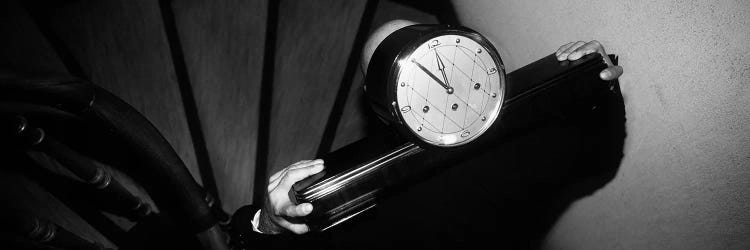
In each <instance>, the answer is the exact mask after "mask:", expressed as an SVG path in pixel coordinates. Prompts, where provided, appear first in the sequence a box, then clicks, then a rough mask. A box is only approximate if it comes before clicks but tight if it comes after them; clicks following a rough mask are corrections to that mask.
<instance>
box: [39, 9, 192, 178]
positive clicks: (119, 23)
mask: <svg viewBox="0 0 750 250" xmlns="http://www.w3.org/2000/svg"><path fill="white" fill-rule="evenodd" d="M52 24H53V29H54V31H55V33H56V34H57V35H58V36H59V37H61V39H62V40H63V41H64V42H65V43H66V45H67V47H68V48H70V49H71V53H72V54H73V55H74V57H75V58H76V59H77V61H79V62H80V64H81V66H82V68H83V70H84V71H85V73H86V75H88V76H89V77H90V78H91V79H90V80H91V81H92V82H94V83H95V84H98V85H100V86H102V87H103V88H105V89H107V90H109V91H111V92H113V93H114V94H115V95H117V96H119V97H120V98H122V99H123V100H125V101H126V102H127V103H129V104H130V105H132V106H133V107H135V108H136V109H137V110H138V111H139V112H141V113H142V114H143V115H144V116H145V117H146V118H148V119H149V120H150V121H151V122H152V123H153V124H154V125H155V126H156V128H157V129H159V131H160V132H161V133H162V135H164V137H165V138H166V139H167V141H169V143H170V144H171V145H172V147H174V149H175V151H177V153H178V154H179V156H180V158H182V160H183V161H184V162H185V164H186V165H187V167H188V170H189V171H190V173H191V174H192V175H193V177H194V178H195V179H196V180H197V181H198V182H199V183H200V175H199V172H198V168H197V165H196V158H195V153H194V150H193V145H192V139H191V137H190V134H189V131H188V127H187V122H186V119H185V112H184V110H183V106H182V100H181V96H180V92H179V89H178V85H177V82H176V80H175V78H176V76H175V71H174V66H173V65H172V61H171V55H170V52H169V47H168V44H167V40H166V37H165V33H164V27H163V25H162V18H161V14H160V11H159V5H158V2H157V1H125V0H107V1H77V2H74V3H71V4H67V5H65V6H64V7H61V8H60V9H58V10H57V11H56V13H55V14H54V16H53V17H52Z"/></svg>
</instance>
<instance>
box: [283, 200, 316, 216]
mask: <svg viewBox="0 0 750 250" xmlns="http://www.w3.org/2000/svg"><path fill="white" fill-rule="evenodd" d="M312 210H313V206H312V204H310V203H302V204H299V205H296V206H295V205H289V206H286V207H285V208H284V210H283V211H281V215H283V216H288V217H302V216H306V215H308V214H310V212H312Z"/></svg>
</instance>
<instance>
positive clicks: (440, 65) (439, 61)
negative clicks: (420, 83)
mask: <svg viewBox="0 0 750 250" xmlns="http://www.w3.org/2000/svg"><path fill="white" fill-rule="evenodd" d="M435 59H436V60H437V65H438V70H440V73H443V81H445V85H448V87H450V86H451V83H450V82H448V76H446V75H445V64H443V59H440V55H438V52H437V49H435Z"/></svg>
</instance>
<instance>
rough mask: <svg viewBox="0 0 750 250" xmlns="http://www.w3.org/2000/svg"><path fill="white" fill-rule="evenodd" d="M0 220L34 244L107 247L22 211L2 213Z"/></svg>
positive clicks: (65, 246)
mask: <svg viewBox="0 0 750 250" xmlns="http://www.w3.org/2000/svg"><path fill="white" fill-rule="evenodd" d="M0 221H2V224H3V225H4V226H5V227H6V230H10V232H11V233H14V234H17V235H19V236H21V237H23V238H26V239H28V240H30V241H32V242H34V243H36V244H40V245H45V246H53V247H59V248H63V249H96V250H102V249H109V248H105V247H103V246H102V245H101V244H99V243H95V242H90V241H88V240H85V239H83V238H81V237H78V235H75V234H73V233H71V232H70V231H68V230H66V229H65V228H62V227H60V226H58V225H57V224H55V223H52V222H50V221H48V220H46V219H42V218H38V217H34V216H31V215H28V214H23V213H18V212H16V213H2V215H1V216H0Z"/></svg>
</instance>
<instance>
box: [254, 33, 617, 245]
mask: <svg viewBox="0 0 750 250" xmlns="http://www.w3.org/2000/svg"><path fill="white" fill-rule="evenodd" d="M413 24H416V23H414V22H411V21H406V20H394V21H390V22H388V23H386V24H384V25H382V26H381V27H380V28H378V29H377V30H375V32H373V34H372V35H371V36H370V38H369V39H368V40H367V42H366V43H365V46H364V49H363V53H362V61H361V64H360V66H361V68H362V70H363V72H366V71H367V67H368V64H369V61H370V59H371V57H372V54H373V52H374V51H375V49H376V48H377V46H378V44H379V43H380V42H381V41H383V40H384V39H385V38H386V37H387V36H388V35H389V34H390V33H392V32H394V31H396V30H398V29H400V28H403V27H406V26H409V25H413ZM591 53H600V54H602V55H607V54H606V52H605V51H604V47H603V46H602V45H601V44H600V43H599V42H597V41H590V42H583V41H578V42H570V43H566V44H564V45H562V46H560V47H559V48H558V49H557V51H556V52H555V55H556V56H557V59H558V60H560V61H564V60H577V59H579V58H581V57H583V56H585V55H588V54H591ZM604 60H605V62H606V63H607V65H608V66H609V67H608V68H606V69H604V70H603V71H601V72H600V74H599V76H600V78H601V79H603V80H606V81H610V80H615V79H617V78H618V77H619V76H620V75H622V73H623V69H622V67H620V66H616V65H614V64H613V63H612V61H611V60H610V58H609V57H607V56H605V57H604ZM323 169H324V162H323V161H322V160H319V159H318V160H311V161H300V162H297V163H294V164H292V165H290V166H288V167H286V168H284V169H282V170H281V171H279V172H277V173H275V174H273V175H272V176H271V177H270V178H269V180H268V183H269V184H268V197H267V199H266V203H265V204H264V207H263V208H262V209H260V210H259V211H257V212H255V213H254V216H253V219H252V225H253V230H254V231H255V232H258V233H263V234H281V233H285V232H291V233H294V234H304V233H307V232H308V231H309V228H308V226H307V225H305V224H303V223H301V222H298V221H297V220H294V218H298V217H304V216H306V215H308V214H309V213H310V212H312V210H313V209H314V208H313V206H312V204H309V203H304V204H298V205H295V204H293V203H292V202H291V201H290V200H289V197H288V193H289V189H290V188H291V187H292V185H293V184H294V183H296V182H297V181H300V180H302V179H304V178H306V177H308V176H311V175H314V174H316V173H319V172H320V171H322V170H323Z"/></svg>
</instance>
